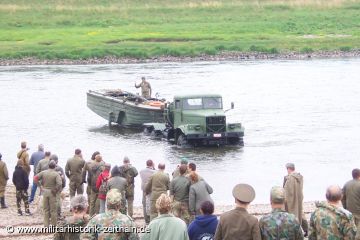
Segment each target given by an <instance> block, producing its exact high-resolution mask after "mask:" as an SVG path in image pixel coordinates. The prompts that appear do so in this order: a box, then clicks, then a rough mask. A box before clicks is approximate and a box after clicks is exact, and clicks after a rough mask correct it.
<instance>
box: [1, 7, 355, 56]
mask: <svg viewBox="0 0 360 240" xmlns="http://www.w3.org/2000/svg"><path fill="white" fill-rule="evenodd" d="M359 12H360V1H359V0H357V1H355V0H347V1H346V0H327V1H326V0H312V1H311V0H287V1H285V0H284V1H281V0H258V1H256V0H237V1H235V0H220V1H200V0H192V1H180V0H167V1H163V0H128V1H126V0H117V1H115V0H57V1H55V0H52V1H49V0H48V1H45V0H2V1H1V2H0V58H10V59H14V58H22V57H36V58H40V59H63V58H68V59H87V58H92V57H105V56H109V55H112V56H117V57H134V58H148V57H154V56H164V55H171V56H197V55H200V54H209V55H214V54H217V53H219V52H222V51H240V52H264V53H282V52H289V51H292V52H299V53H310V52H314V51H319V50H327V51H332V50H341V51H350V50H353V49H359V48H360V14H359Z"/></svg>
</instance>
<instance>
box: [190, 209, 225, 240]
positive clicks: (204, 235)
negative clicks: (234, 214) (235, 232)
mask: <svg viewBox="0 0 360 240" xmlns="http://www.w3.org/2000/svg"><path fill="white" fill-rule="evenodd" d="M217 225H218V219H217V217H216V216H215V215H199V216H197V217H196V218H195V220H194V221H193V222H192V223H191V224H190V225H189V228H188V234H189V238H190V240H205V239H206V240H212V239H213V238H214V235H215V231H216V227H217Z"/></svg>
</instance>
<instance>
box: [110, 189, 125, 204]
mask: <svg viewBox="0 0 360 240" xmlns="http://www.w3.org/2000/svg"><path fill="white" fill-rule="evenodd" d="M121 198H122V196H121V193H120V192H119V190H117V189H110V191H109V192H107V194H106V202H107V204H110V205H116V204H120V203H121Z"/></svg>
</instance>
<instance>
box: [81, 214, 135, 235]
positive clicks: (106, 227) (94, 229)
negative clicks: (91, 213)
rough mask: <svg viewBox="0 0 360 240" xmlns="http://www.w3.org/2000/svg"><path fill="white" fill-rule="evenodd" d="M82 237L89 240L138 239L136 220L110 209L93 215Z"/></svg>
mask: <svg viewBox="0 0 360 240" xmlns="http://www.w3.org/2000/svg"><path fill="white" fill-rule="evenodd" d="M87 229H88V230H89V231H87V232H86V233H82V234H81V239H89V240H95V239H97V240H115V239H116V240H138V239H139V236H138V234H137V232H136V225H135V223H134V221H133V220H132V219H131V218H130V217H128V216H127V215H124V214H122V213H120V212H119V211H117V210H115V209H108V210H107V211H106V212H105V213H101V214H98V215H96V216H95V217H93V218H92V219H91V220H90V222H89V223H88V225H87Z"/></svg>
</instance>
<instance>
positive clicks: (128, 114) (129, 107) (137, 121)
mask: <svg viewBox="0 0 360 240" xmlns="http://www.w3.org/2000/svg"><path fill="white" fill-rule="evenodd" d="M87 106H88V108H90V109H91V110H92V111H93V112H94V113H96V114H97V115H99V116H100V117H102V118H104V119H105V120H107V121H108V123H109V124H111V123H117V124H118V125H120V126H123V127H134V128H142V126H143V124H144V123H149V122H159V123H162V122H164V114H163V112H164V110H163V109H162V108H160V107H153V106H149V105H145V104H141V103H137V102H134V101H127V99H126V97H113V96H108V95H107V94H106V91H91V90H90V91H89V92H87Z"/></svg>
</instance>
